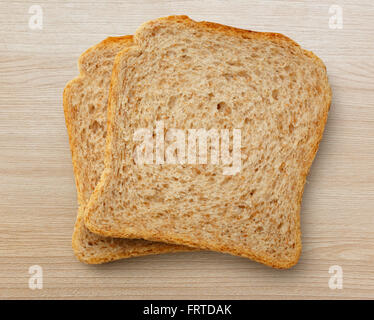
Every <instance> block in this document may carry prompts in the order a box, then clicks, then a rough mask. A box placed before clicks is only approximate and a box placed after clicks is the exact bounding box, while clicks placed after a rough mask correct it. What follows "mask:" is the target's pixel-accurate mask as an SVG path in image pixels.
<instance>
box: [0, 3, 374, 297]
mask: <svg viewBox="0 0 374 320" xmlns="http://www.w3.org/2000/svg"><path fill="white" fill-rule="evenodd" d="M33 4H36V5H39V8H41V9H42V10H43V25H42V29H41V30H40V29H33V28H32V23H31V28H30V25H29V20H30V17H31V16H32V15H33V12H34V11H32V10H34V9H31V11H30V12H31V13H29V10H30V7H31V5H33ZM331 5H338V6H339V7H332V8H331V9H330V6H331ZM329 9H330V10H331V11H329ZM340 9H341V10H342V18H343V25H342V27H343V28H341V29H340V28H334V25H335V24H334V20H331V19H333V18H331V16H333V15H334V12H335V13H336V12H338V14H339V10H340ZM336 10H337V11H336ZM171 14H187V15H189V16H190V17H191V18H193V19H195V20H208V21H215V22H218V23H222V24H228V25H232V26H236V27H240V28H245V29H252V30H258V31H273V32H280V33H284V34H286V35H287V36H289V37H291V38H292V39H294V40H296V41H297V42H298V43H300V44H301V45H302V46H303V47H304V48H306V49H309V50H312V51H313V52H315V53H316V54H317V55H318V56H320V57H321V58H322V59H323V61H324V62H325V64H326V66H327V69H328V74H329V79H330V82H331V85H332V89H333V103H332V106H331V110H330V114H329V119H328V123H327V126H326V130H325V134H324V138H323V141H322V144H321V146H320V150H319V152H318V154H317V157H316V160H315V162H314V164H313V167H312V170H311V173H310V175H309V177H308V183H307V186H306V189H305V193H304V198H303V204H302V212H301V224H302V232H303V252H302V256H301V259H300V261H299V263H298V264H297V266H295V267H294V268H292V269H290V270H283V271H282V270H273V269H271V268H269V267H266V266H263V265H261V264H258V263H255V262H252V261H250V260H247V259H244V258H238V257H234V256H230V255H225V254H218V253H213V252H198V253H176V254H166V255H159V256H147V257H141V258H132V259H127V260H122V261H117V262H114V263H110V264H105V265H99V266H93V265H85V264H82V263H80V262H78V261H77V260H76V258H75V257H74V255H73V252H72V249H71V233H72V230H73V225H74V220H75V215H76V212H77V210H76V209H77V198H76V190H75V185H74V180H73V169H72V164H71V156H70V149H69V145H68V137H67V133H66V128H65V121H64V115H63V109H62V91H63V88H64V86H65V84H66V83H67V81H68V80H70V79H72V78H73V77H75V76H76V75H77V58H78V57H79V55H80V53H81V52H83V51H84V50H85V49H86V48H88V47H90V46H91V45H94V44H95V43H97V42H99V41H100V40H102V39H104V38H105V37H107V36H110V35H124V34H132V33H134V31H135V30H136V28H137V27H138V26H139V25H140V24H141V23H142V22H144V21H147V20H149V19H152V18H157V17H161V16H167V15H171ZM336 21H338V20H336ZM31 22H32V21H31ZM373 52H374V5H373V2H372V1H371V0H361V1H339V0H334V1H322V0H318V1H314V0H313V1H297V0H289V1H270V0H263V1H232V2H229V1H226V0H219V1H218V0H217V1H211V0H208V1H201V0H193V1H192V0H191V1H187V0H185V1H170V0H169V1H166V0H164V1H144V0H143V1H142V0H131V1H118V0H112V1H103V2H98V3H93V2H92V1H89V0H80V1H41V0H39V1H20V0H15V1H5V0H1V2H0V299H9V298H22V299H29V298H31V299H34V298H49V299H61V298H64V299H76V298H83V299H87V298H102V299H110V298H117V299H141V298H143V299H149V298H153V299H178V298H179V299H183V298H188V299H190V298H191V299H193V298H195V299H199V298H206V299H239V298H240V299H266V298H271V299H295V298H301V299H304V298H307V299H309V298H317V299H321V298H340V299H346V298H353V299H356V298H370V299H373V298H374V60H373ZM33 265H39V266H40V267H42V270H43V288H42V289H35V290H32V289H30V288H29V278H30V274H29V267H30V266H33ZM334 265H337V266H340V267H341V268H342V270H343V278H342V279H343V288H342V289H331V288H330V286H329V280H330V277H331V276H333V274H330V273H329V269H330V267H331V266H334Z"/></svg>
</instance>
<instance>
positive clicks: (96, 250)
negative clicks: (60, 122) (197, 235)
mask: <svg viewBox="0 0 374 320" xmlns="http://www.w3.org/2000/svg"><path fill="white" fill-rule="evenodd" d="M131 45H132V36H124V37H111V38H108V39H106V40H104V41H102V42H100V43H99V44H98V45H95V46H94V47H92V48H90V49H88V50H87V51H86V52H85V53H83V54H82V55H81V57H80V59H79V63H78V65H79V71H80V75H79V77H77V78H75V79H73V80H72V81H70V82H69V83H68V84H67V85H66V88H65V90H64V96H63V103H64V112H65V119H66V127H67V130H68V134H69V141H70V148H71V153H72V159H73V166H74V174H75V181H76V187H77V193H78V202H79V209H78V215H77V220H76V223H75V227H74V233H73V239H72V244H73V249H74V253H75V255H76V256H77V257H78V259H79V260H81V261H83V262H86V263H92V264H94V263H103V262H108V261H112V260H116V259H121V258H127V257H133V256H141V255H147V254H157V253H166V252H174V251H189V250H192V249H190V248H188V247H184V246H178V245H168V244H164V243H159V242H150V241H145V240H135V239H134V240H133V239H115V238H110V237H103V236H100V235H96V234H94V233H92V232H90V231H89V230H88V229H87V228H86V227H85V225H84V223H83V211H84V207H85V205H86V203H87V202H88V200H89V198H90V195H91V192H92V191H93V190H94V188H95V186H96V183H97V181H98V180H99V177H100V174H101V172H102V170H103V168H104V148H105V136H106V127H107V124H106V121H107V99H108V93H109V86H110V78H111V74H112V67H113V62H114V58H115V55H116V54H117V53H118V52H119V51H120V50H123V49H124V48H127V47H129V46H131Z"/></svg>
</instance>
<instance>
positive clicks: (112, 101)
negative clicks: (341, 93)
mask: <svg viewBox="0 0 374 320" xmlns="http://www.w3.org/2000/svg"><path fill="white" fill-rule="evenodd" d="M160 21H170V22H178V23H182V24H185V25H187V26H191V27H193V28H197V29H201V30H203V31H209V32H218V33H224V34H227V35H230V36H232V37H241V38H245V39H248V38H262V39H268V40H270V41H273V42H283V43H284V42H287V43H288V44H289V45H291V46H294V47H297V48H300V46H299V45H298V44H297V43H296V42H295V41H293V40H291V39H290V38H288V37H286V36H284V35H282V34H279V33H263V32H254V31H250V30H243V29H238V28H234V27H229V26H225V25H221V24H217V23H212V22H205V21H203V22H196V21H193V20H191V19H189V18H188V17H187V16H169V17H165V18H160V19H156V20H153V21H150V22H147V23H145V24H143V25H142V26H141V27H140V28H139V29H138V30H137V31H136V33H135V36H134V42H135V45H134V46H133V47H130V48H126V49H124V50H123V51H121V52H120V53H119V54H118V55H117V56H116V59H115V64H114V67H113V73H112V80H111V89H110V95H109V103H108V135H107V145H106V155H105V170H104V172H103V175H102V177H101V179H100V182H99V183H98V185H97V187H96V189H95V191H94V192H93V194H92V196H91V199H90V202H89V204H88V206H87V208H86V210H85V213H84V216H85V217H84V219H85V224H86V226H87V227H88V228H89V229H90V230H91V231H92V232H95V233H97V234H101V235H104V236H115V237H122V238H143V239H146V240H153V241H163V242H168V243H173V244H183V245H188V246H196V247H199V248H202V249H208V250H214V251H219V252H224V253H230V254H234V255H237V256H242V257H246V258H250V259H252V260H254V261H257V262H260V263H263V264H265V265H268V266H270V267H273V268H278V269H287V268H290V267H292V266H294V265H295V264H296V263H297V262H298V260H299V257H300V254H301V250H302V244H301V230H300V208H301V201H302V195H303V191H304V186H305V182H306V177H307V175H308V172H309V170H310V167H311V164H312V162H313V159H314V157H315V155H316V152H317V150H318V147H319V143H320V141H321V139H322V135H323V131H324V127H325V124H326V121H327V115H328V111H329V108H330V104H331V98H332V93H331V88H330V87H328V89H329V92H328V95H327V98H326V99H325V101H324V106H323V113H322V115H321V116H320V117H319V119H318V122H319V126H318V131H317V132H316V133H315V134H316V136H317V139H316V143H315V145H314V146H313V148H312V149H313V152H311V153H310V154H309V157H308V159H306V161H305V162H304V167H303V168H302V175H301V178H300V180H301V181H300V184H301V185H302V188H301V189H300V190H299V192H298V203H297V207H298V210H297V217H296V219H297V221H296V223H297V230H296V239H295V242H296V245H295V253H294V257H293V259H291V260H282V259H278V260H275V259H269V258H268V256H266V255H262V254H258V253H255V252H251V250H248V248H228V247H226V246H224V245H222V244H220V243H219V242H211V241H204V240H201V239H200V240H199V241H198V242H196V241H195V240H194V239H192V238H190V237H187V236H178V235H176V234H173V233H168V232H165V231H164V230H158V232H157V234H156V233H154V232H147V231H145V230H144V229H142V230H133V229H132V230H131V231H129V230H127V229H122V230H117V229H116V230H114V229H112V228H110V226H107V225H106V226H102V225H97V224H95V221H94V219H92V215H93V212H92V211H90V208H92V207H93V206H94V204H95V203H96V202H97V201H99V198H100V196H101V194H102V192H103V191H104V188H105V185H106V184H107V183H108V181H109V179H110V176H111V166H112V163H111V161H112V159H111V158H112V139H113V123H114V118H115V115H114V110H115V108H116V105H117V103H118V101H119V90H120V85H121V84H120V83H119V72H120V70H121V67H122V66H121V62H122V60H123V59H124V57H126V56H127V55H129V54H130V53H131V52H135V51H136V50H137V47H136V45H138V44H139V41H140V40H139V39H138V38H139V37H140V35H141V33H142V30H143V28H144V26H150V25H152V24H158V23H159V22H160ZM301 50H302V51H303V53H304V54H305V55H306V56H308V57H310V58H312V59H313V61H314V62H315V64H316V65H319V66H321V67H323V68H324V69H325V70H326V67H325V65H324V64H323V62H322V61H321V60H320V59H319V58H318V57H317V56H316V55H315V54H314V53H313V52H311V51H307V50H304V49H301Z"/></svg>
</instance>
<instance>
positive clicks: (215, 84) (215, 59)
mask: <svg viewBox="0 0 374 320" xmlns="http://www.w3.org/2000/svg"><path fill="white" fill-rule="evenodd" d="M134 43H135V46H133V47H131V48H128V49H125V50H123V51H122V52H121V53H120V54H118V55H117V57H116V59H115V65H114V67H113V73H112V82H111V93H110V97H109V106H108V109H109V110H108V123H109V125H108V138H107V147H106V160H105V169H104V172H103V175H102V176H101V179H100V182H99V183H98V185H97V187H96V189H95V191H94V193H93V195H92V196H91V198H90V201H89V203H88V205H87V207H86V210H85V224H86V226H87V227H88V228H89V229H90V230H91V231H93V232H96V233H99V234H102V235H106V236H115V237H129V238H143V239H147V240H157V241H165V242H169V243H176V244H184V245H190V246H195V247H200V248H205V249H210V250H216V251H221V252H226V253H230V254H233V255H239V256H243V257H247V258H251V259H253V260H255V261H258V262H261V263H263V264H266V265H269V266H272V267H275V268H289V267H291V266H293V265H294V264H296V263H297V261H298V259H299V256H300V252H301V232H300V217H299V211H300V206H301V199H302V194H303V189H304V184H305V180H306V176H307V174H308V171H309V168H310V166H311V164H312V161H313V159H314V156H315V154H316V151H317V149H318V145H319V142H320V140H321V138H322V134H323V130H324V126H325V122H326V120H327V114H328V110H329V106H330V102H331V89H330V86H329V83H328V79H327V74H326V68H325V66H324V64H323V62H322V61H321V60H320V59H319V58H318V57H317V56H315V55H314V54H313V53H312V52H309V51H306V50H303V49H302V48H301V47H300V46H299V45H298V44H297V43H295V42H294V41H292V40H291V39H289V38H287V37H285V36H283V35H281V34H275V33H261V32H252V31H247V30H241V29H236V28H232V27H228V26H223V25H219V24H215V23H210V22H195V21H193V20H190V19H189V18H188V17H186V16H172V17H167V18H161V19H157V20H154V21H150V22H147V23H145V24H143V25H142V26H141V27H140V28H139V29H138V30H137V32H136V34H135V36H134ZM157 121H163V125H164V128H165V131H164V133H165V132H166V131H167V130H169V129H171V128H177V129H180V130H183V131H182V132H184V133H186V132H188V130H189V129H205V130H210V129H217V130H221V129H227V130H229V132H230V135H231V137H230V141H232V140H233V134H234V129H239V130H240V133H241V140H239V141H241V148H240V149H239V150H240V154H239V156H240V159H241V166H240V171H239V172H238V173H236V174H232V175H225V174H224V173H223V169H224V164H222V161H221V162H220V163H219V164H218V165H217V164H214V162H213V161H211V162H208V163H207V164H201V163H200V162H199V163H197V164H190V163H191V162H192V161H191V162H188V163H184V164H156V163H155V162H153V163H152V164H146V163H144V164H143V165H139V162H137V160H136V158H134V156H133V155H134V152H138V151H139V150H141V149H138V148H140V143H139V142H138V141H136V139H134V134H135V133H136V132H138V131H137V130H138V129H141V128H150V129H154V128H155V127H156V125H157ZM182 140H183V139H182ZM151 141H152V140H151ZM171 141H173V140H172V139H171ZM183 141H185V142H186V140H183ZM222 141H223V140H222ZM222 141H221V148H222V145H223V144H222ZM143 142H144V141H143ZM171 143H172V142H171ZM169 147H170V148H171V144H168V142H166V141H165V150H166V149H167V148H169ZM210 147H211V148H210V151H211V149H215V148H212V144H211V145H210ZM230 148H231V149H232V150H234V146H233V145H232V144H231V142H230ZM168 150H169V149H168ZM230 151H231V150H230ZM221 152H222V150H221ZM180 154H181V155H182V151H180ZM177 155H178V154H177ZM159 157H160V158H159V162H162V161H161V160H165V159H166V158H164V157H162V154H161V156H159ZM211 157H212V156H211ZM212 158H213V157H212ZM160 159H161V160H160ZM184 159H185V158H184ZM182 160H183V157H182ZM181 163H183V161H182V162H181Z"/></svg>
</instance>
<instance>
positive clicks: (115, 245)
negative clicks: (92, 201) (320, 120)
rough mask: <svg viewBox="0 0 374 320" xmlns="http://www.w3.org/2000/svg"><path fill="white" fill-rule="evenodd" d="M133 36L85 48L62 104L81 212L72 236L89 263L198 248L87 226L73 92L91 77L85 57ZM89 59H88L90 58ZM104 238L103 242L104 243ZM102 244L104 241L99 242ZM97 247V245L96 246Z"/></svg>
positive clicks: (78, 253)
mask: <svg viewBox="0 0 374 320" xmlns="http://www.w3.org/2000/svg"><path fill="white" fill-rule="evenodd" d="M132 39H133V37H132V36H122V37H109V38H107V39H105V40H103V41H102V42H100V43H99V44H97V45H95V46H93V47H91V48H89V49H88V50H86V51H85V52H84V53H83V54H82V55H81V56H80V58H79V61H78V68H79V72H80V74H79V76H78V77H76V78H75V79H73V80H71V81H70V82H69V83H68V84H67V85H66V87H65V89H64V93H63V107H64V114H65V121H66V128H67V132H68V136H69V144H70V149H71V155H72V162H73V169H74V176H75V184H76V188H77V196H78V203H79V208H78V213H77V219H76V222H75V226H74V232H73V236H72V247H73V251H74V253H75V255H76V256H77V258H78V259H79V260H80V261H82V262H85V263H89V264H99V263H104V262H109V261H114V260H118V259H122V258H129V257H135V256H144V255H148V254H161V253H168V252H179V251H194V250H196V249H192V248H188V247H185V246H179V245H167V244H164V243H158V242H148V241H143V240H126V239H112V238H104V237H102V236H99V235H94V234H90V232H89V231H88V230H87V229H86V228H85V226H84V223H83V212H84V207H85V205H86V203H87V199H85V198H84V196H83V190H82V184H84V181H81V176H82V175H81V166H80V163H79V161H78V158H77V152H78V150H77V147H78V146H77V143H78V142H77V140H76V137H75V134H74V131H73V128H74V124H73V123H74V121H73V119H75V118H76V113H77V110H75V109H74V108H73V106H72V103H71V101H72V96H73V95H75V94H77V92H76V91H77V90H76V87H79V85H82V86H84V79H85V77H90V76H91V75H90V73H89V72H88V71H87V70H86V68H85V66H86V60H88V59H89V57H90V55H93V54H97V52H100V50H105V49H106V48H108V47H110V46H112V45H114V44H115V45H117V44H119V43H123V45H124V46H128V45H131V43H132ZM87 63H89V62H87ZM103 242H104V245H103V244H102V243H103ZM99 244H102V245H101V246H99ZM87 247H89V248H90V250H93V251H95V250H96V251H95V255H92V254H88V252H87V249H86V248H87ZM95 247H96V248H97V249H95ZM103 248H104V249H105V250H104V249H103Z"/></svg>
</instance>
